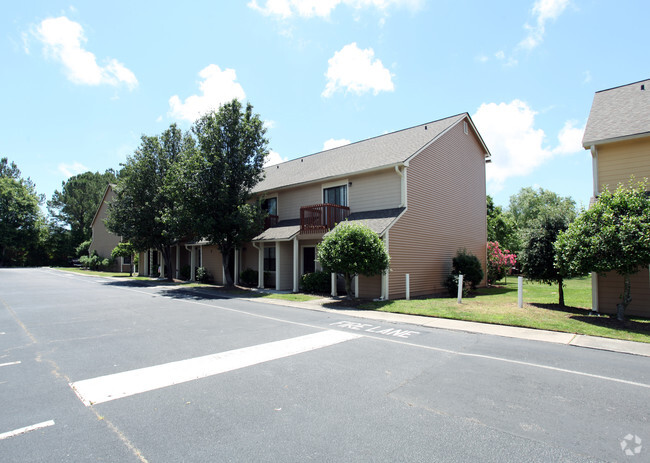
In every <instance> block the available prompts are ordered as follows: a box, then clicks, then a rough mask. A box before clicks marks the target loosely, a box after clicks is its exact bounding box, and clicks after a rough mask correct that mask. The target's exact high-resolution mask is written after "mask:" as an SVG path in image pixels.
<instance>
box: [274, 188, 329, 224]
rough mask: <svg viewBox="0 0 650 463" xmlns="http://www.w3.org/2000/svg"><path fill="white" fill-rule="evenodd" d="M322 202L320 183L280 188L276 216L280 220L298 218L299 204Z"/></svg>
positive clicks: (306, 204)
mask: <svg viewBox="0 0 650 463" xmlns="http://www.w3.org/2000/svg"><path fill="white" fill-rule="evenodd" d="M268 196H273V195H272V194H270V195H268ZM322 202H323V194H322V190H321V187H320V184H314V185H306V186H304V187H300V188H292V189H289V190H282V191H280V192H279V193H278V216H279V217H280V220H287V219H299V218H300V207H301V206H309V205H312V204H320V203H322Z"/></svg>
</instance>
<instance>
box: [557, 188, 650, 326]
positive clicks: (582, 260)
mask: <svg viewBox="0 0 650 463" xmlns="http://www.w3.org/2000/svg"><path fill="white" fill-rule="evenodd" d="M646 186H647V184H646V182H645V181H644V182H638V183H636V182H634V179H630V182H629V185H628V186H624V185H622V184H619V185H618V188H616V191H614V192H613V193H612V192H610V191H608V190H605V191H604V192H603V193H602V194H601V195H600V197H599V198H598V201H596V203H595V204H594V205H593V206H592V207H591V208H590V209H588V210H586V211H583V212H582V213H581V214H580V215H579V216H578V218H577V219H576V220H575V222H573V223H572V224H571V225H570V226H569V228H568V229H567V230H566V232H563V233H560V235H559V237H558V240H557V242H556V245H555V248H556V252H557V266H558V268H560V269H562V270H565V271H567V272H571V273H576V274H585V273H588V272H598V273H599V274H604V273H607V272H612V271H614V272H616V273H618V274H619V275H621V276H622V277H623V293H622V299H621V303H620V304H619V305H618V306H617V316H618V318H619V320H622V319H623V318H624V315H625V310H626V309H627V307H628V305H629V304H630V302H631V301H632V289H631V282H630V277H631V276H632V275H634V274H635V273H637V272H638V271H639V270H641V269H642V268H647V267H648V265H650V197H648V194H647V192H646Z"/></svg>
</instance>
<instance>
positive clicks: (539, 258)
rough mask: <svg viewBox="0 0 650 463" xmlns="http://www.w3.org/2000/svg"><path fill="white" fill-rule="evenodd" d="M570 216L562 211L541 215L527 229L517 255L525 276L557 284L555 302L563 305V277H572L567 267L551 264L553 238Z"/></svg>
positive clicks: (562, 229) (569, 219)
mask: <svg viewBox="0 0 650 463" xmlns="http://www.w3.org/2000/svg"><path fill="white" fill-rule="evenodd" d="M571 220H572V217H571V216H570V215H569V216H567V215H563V214H559V213H558V214H552V213H548V214H543V215H542V216H541V217H540V218H538V219H537V220H536V221H535V223H534V225H533V226H531V227H530V228H529V229H528V232H527V234H526V238H525V240H524V247H523V249H522V251H521V253H520V254H519V258H520V260H521V262H522V271H523V273H524V274H525V275H526V277H527V278H529V279H531V280H534V281H538V282H540V283H545V284H548V285H553V284H557V285H558V303H559V305H560V306H561V307H564V280H565V279H566V278H569V277H571V276H572V274H571V272H570V269H568V268H566V267H563V268H558V267H555V247H554V244H555V241H556V240H557V237H558V235H559V234H560V233H561V232H563V231H565V230H566V229H567V228H568V227H569V224H570V223H571Z"/></svg>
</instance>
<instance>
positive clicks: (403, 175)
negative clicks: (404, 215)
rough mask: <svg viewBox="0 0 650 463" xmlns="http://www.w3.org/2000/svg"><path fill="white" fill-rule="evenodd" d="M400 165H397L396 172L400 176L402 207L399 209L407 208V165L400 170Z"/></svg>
mask: <svg viewBox="0 0 650 463" xmlns="http://www.w3.org/2000/svg"><path fill="white" fill-rule="evenodd" d="M399 167H400V166H399V165H395V172H397V175H399V176H400V179H401V180H400V205H399V207H406V164H404V165H403V166H402V170H400V168H399Z"/></svg>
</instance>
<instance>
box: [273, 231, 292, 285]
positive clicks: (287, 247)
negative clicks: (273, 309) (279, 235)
mask: <svg viewBox="0 0 650 463" xmlns="http://www.w3.org/2000/svg"><path fill="white" fill-rule="evenodd" d="M279 254H280V266H279V268H278V261H277V256H278V250H277V249H276V251H275V255H276V261H275V265H276V268H275V269H276V271H278V270H280V287H279V288H277V289H280V290H284V291H286V290H292V289H293V241H281V242H280V250H279Z"/></svg>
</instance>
